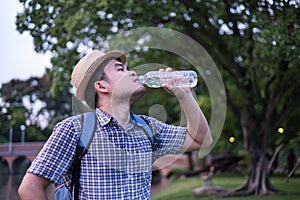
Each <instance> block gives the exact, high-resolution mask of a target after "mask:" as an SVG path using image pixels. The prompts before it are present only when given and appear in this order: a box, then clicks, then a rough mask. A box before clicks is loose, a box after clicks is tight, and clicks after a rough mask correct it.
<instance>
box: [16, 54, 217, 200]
mask: <svg viewBox="0 0 300 200" xmlns="http://www.w3.org/2000/svg"><path fill="white" fill-rule="evenodd" d="M125 62H126V57H125V55H124V54H123V53H122V52H118V51H112V52H107V53H103V52H101V51H98V50H94V51H92V52H91V53H89V54H87V55H86V56H85V57H83V58H82V59H81V60H80V61H79V62H78V64H77V65H76V66H75V68H74V71H73V73H72V78H71V79H72V83H73V85H74V86H75V88H76V89H77V90H76V97H77V98H79V99H80V100H84V101H86V103H87V104H88V105H89V106H90V107H91V108H95V109H96V111H95V112H96V116H97V130H96V133H95V136H94V138H93V140H92V143H91V145H90V148H89V151H88V153H87V155H85V156H84V157H83V158H82V161H81V175H80V192H79V193H80V199H88V200H92V199H150V186H151V178H152V175H151V174H152V173H151V164H152V163H153V162H154V161H155V160H156V159H157V158H159V157H161V156H163V155H166V154H170V153H179V152H184V151H193V150H199V149H200V148H203V147H208V146H209V145H210V144H211V143H212V137H211V134H210V131H209V126H208V124H207V121H206V119H205V116H204V115H203V113H202V111H201V109H200V108H199V106H198V104H197V102H196V101H195V99H194V98H193V96H192V92H191V91H190V89H189V88H172V87H170V86H164V89H165V90H166V91H167V92H169V93H171V94H173V95H175V96H176V97H177V99H178V101H179V102H180V104H181V106H182V108H183V110H184V113H185V115H186V118H187V127H180V126H174V125H168V124H165V123H162V122H160V121H158V120H156V119H154V118H151V117H148V116H142V117H143V119H144V120H145V121H146V122H147V123H148V124H149V126H150V127H151V129H152V132H153V135H154V138H155V142H154V144H151V142H150V141H149V138H148V137H147V135H146V134H145V132H144V131H143V129H142V127H140V126H139V125H137V124H135V123H133V122H132V120H131V118H130V108H131V105H132V103H134V102H135V101H137V100H138V99H140V98H141V97H142V96H143V95H144V93H145V88H144V86H143V85H141V84H140V83H139V80H138V76H137V74H136V72H134V71H129V70H128V68H127V66H126V65H125ZM170 70H171V69H170V68H168V69H166V71H170ZM78 118H79V117H78V116H74V117H70V118H67V119H66V120H63V121H62V122H60V123H58V124H57V125H56V127H55V128H54V130H53V134H52V135H51V137H50V138H49V140H48V141H47V143H46V144H45V146H44V147H43V149H42V150H41V152H40V153H39V155H38V156H37V158H36V159H35V161H34V162H33V163H32V165H31V166H30V168H29V169H28V171H27V173H26V175H25V176H24V179H23V181H22V183H21V185H20V188H19V194H20V197H21V199H39V200H41V199H46V198H47V197H46V194H45V189H46V188H47V187H48V186H49V184H51V183H57V182H59V181H60V180H61V179H62V177H67V178H65V179H64V182H65V184H66V185H67V186H69V185H70V179H71V178H70V176H69V175H70V174H71V171H72V160H73V158H74V156H75V149H76V145H77V142H78V140H79V136H78V133H79V132H80V125H78V124H80V123H78V121H80V120H78ZM78 127H79V128H78Z"/></svg>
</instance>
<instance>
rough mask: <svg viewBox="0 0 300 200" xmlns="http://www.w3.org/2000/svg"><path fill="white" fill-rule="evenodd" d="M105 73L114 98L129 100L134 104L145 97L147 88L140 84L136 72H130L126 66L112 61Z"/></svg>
mask: <svg viewBox="0 0 300 200" xmlns="http://www.w3.org/2000/svg"><path fill="white" fill-rule="evenodd" d="M104 72H105V74H106V75H107V77H108V79H109V84H110V90H111V91H110V92H111V94H112V97H113V98H121V99H122V98H124V100H125V99H126V98H129V99H130V100H131V101H133V102H134V101H136V100H138V99H139V98H140V97H142V96H143V95H144V93H145V87H144V86H143V85H141V84H140V82H139V79H138V76H137V74H136V72H134V71H129V70H128V68H127V66H126V65H125V64H123V63H121V62H119V61H117V60H112V61H111V62H109V64H108V65H107V66H106V67H105V69H104Z"/></svg>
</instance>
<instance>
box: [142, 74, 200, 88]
mask: <svg viewBox="0 0 300 200" xmlns="http://www.w3.org/2000/svg"><path fill="white" fill-rule="evenodd" d="M139 81H140V83H141V84H143V85H147V86H148V87H152V88H159V87H161V86H162V85H168V86H172V87H195V86H196V85H197V82H198V78H197V73H196V72H194V71H171V72H159V71H150V72H148V73H146V74H145V75H143V76H140V77H139Z"/></svg>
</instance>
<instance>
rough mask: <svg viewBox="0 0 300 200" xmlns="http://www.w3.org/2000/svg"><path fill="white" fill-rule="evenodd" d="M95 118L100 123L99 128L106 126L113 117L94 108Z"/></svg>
mask: <svg viewBox="0 0 300 200" xmlns="http://www.w3.org/2000/svg"><path fill="white" fill-rule="evenodd" d="M96 116H97V119H98V121H99V123H100V126H105V125H107V124H108V123H109V122H110V121H111V120H113V117H112V116H111V115H109V114H108V113H106V112H104V111H103V110H101V109H99V108H96Z"/></svg>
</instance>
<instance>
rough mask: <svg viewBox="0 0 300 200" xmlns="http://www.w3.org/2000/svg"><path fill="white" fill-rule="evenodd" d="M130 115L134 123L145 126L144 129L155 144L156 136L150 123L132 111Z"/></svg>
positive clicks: (152, 143)
mask: <svg viewBox="0 0 300 200" xmlns="http://www.w3.org/2000/svg"><path fill="white" fill-rule="evenodd" d="M130 117H131V119H132V121H133V122H134V123H136V124H139V125H141V126H142V127H143V129H144V130H145V132H146V134H147V135H148V137H149V140H150V142H151V145H152V146H153V145H154V136H153V133H152V130H151V129H150V127H149V125H148V123H147V122H146V121H145V120H144V119H143V118H142V117H140V116H139V115H136V114H133V113H130Z"/></svg>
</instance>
